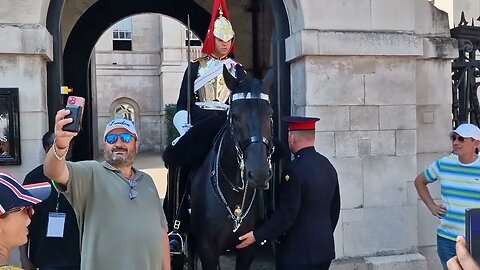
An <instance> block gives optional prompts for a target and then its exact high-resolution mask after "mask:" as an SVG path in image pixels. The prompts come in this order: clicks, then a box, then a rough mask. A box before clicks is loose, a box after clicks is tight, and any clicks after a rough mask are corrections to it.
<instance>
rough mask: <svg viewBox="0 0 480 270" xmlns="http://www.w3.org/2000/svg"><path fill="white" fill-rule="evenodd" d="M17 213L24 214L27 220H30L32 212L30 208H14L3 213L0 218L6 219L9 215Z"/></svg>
mask: <svg viewBox="0 0 480 270" xmlns="http://www.w3.org/2000/svg"><path fill="white" fill-rule="evenodd" d="M17 212H25V213H26V214H27V215H28V217H29V218H32V216H33V213H34V210H33V207H31V206H23V207H14V208H12V209H10V210H8V211H7V212H5V213H3V215H1V216H0V218H3V217H6V216H7V215H9V214H13V213H17Z"/></svg>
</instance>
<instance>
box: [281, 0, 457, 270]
mask: <svg viewBox="0 0 480 270" xmlns="http://www.w3.org/2000/svg"><path fill="white" fill-rule="evenodd" d="M295 2H296V4H295V5H292V4H290V5H287V8H289V14H292V13H295V12H297V13H298V12H299V11H298V10H301V11H302V14H303V17H302V18H303V20H301V19H298V18H297V19H296V20H292V22H293V23H294V24H293V25H292V26H291V27H292V30H293V33H292V35H291V36H290V37H289V38H288V39H287V40H286V42H287V44H286V48H287V61H290V63H291V70H292V75H291V78H292V114H293V115H306V116H317V117H320V118H321V120H320V122H318V124H317V136H316V139H317V143H316V148H317V150H318V151H319V152H321V153H323V154H324V155H326V156H327V157H328V158H329V159H330V160H331V161H332V162H333V163H334V165H335V167H336V168H337V170H338V173H339V181H340V193H341V198H342V201H341V203H342V212H341V217H340V220H339V224H338V226H337V229H336V231H335V238H336V253H337V258H339V260H338V261H337V262H335V263H334V266H333V267H332V269H354V268H355V267H357V268H355V269H387V268H391V267H392V266H393V265H395V267H396V268H395V269H427V262H426V259H425V258H424V256H422V255H421V254H420V253H419V234H420V233H419V231H418V227H419V224H418V216H419V214H418V211H417V194H416V191H415V188H414V186H413V183H412V181H413V179H414V178H415V176H416V175H417V171H418V170H417V164H418V160H417V159H418V151H419V149H420V148H421V149H424V148H423V145H421V146H419V147H417V140H420V139H419V137H420V136H422V138H425V139H427V138H428V140H430V141H431V142H432V143H433V142H435V143H438V145H437V147H436V148H433V149H434V150H433V151H434V152H437V150H436V149H439V150H445V147H446V146H448V143H447V144H445V142H446V141H445V140H441V139H439V138H440V137H441V135H442V134H443V135H444V134H446V132H447V131H448V130H449V129H450V128H449V123H450V119H451V117H450V116H449V112H450V109H449V106H451V103H450V99H451V98H450V96H451V94H450V93H449V92H448V91H447V90H448V89H450V88H451V87H450V74H449V72H448V70H449V63H450V59H451V58H454V57H455V50H456V49H455V46H454V45H455V41H454V40H452V39H450V38H448V36H449V32H448V18H447V16H446V14H445V13H442V12H440V11H438V10H436V9H435V8H434V7H433V5H432V4H431V3H429V2H427V1H426V0H406V1H394V0H368V1H367V0H357V1H347V0H342V1H338V0H322V1H306V0H305V1H295ZM434 15H436V16H434ZM297 16H298V15H297ZM427 82H430V83H431V82H436V84H435V86H436V87H435V88H433V87H432V88H430V90H432V91H433V90H434V92H430V93H431V94H434V95H436V96H439V97H438V98H436V99H435V101H433V102H434V105H433V107H432V108H433V109H432V110H430V111H426V112H427V114H426V115H425V116H426V117H427V118H428V116H429V115H430V116H432V117H431V118H428V119H426V121H431V123H429V124H431V125H434V127H435V128H437V131H436V132H437V133H435V134H433V133H434V132H430V133H429V134H428V135H430V136H429V137H423V136H424V135H427V134H425V133H424V130H423V129H422V127H423V126H422V123H421V121H420V120H421V119H419V117H418V111H419V107H421V105H423V104H426V103H428V102H431V101H430V99H429V98H428V95H426V94H424V93H425V91H427V90H426V89H425V87H426V86H425V84H428V83H427ZM422 112H423V110H422ZM429 113H430V114H429ZM422 117H423V115H422ZM422 117H420V118H422ZM432 118H433V119H432ZM419 121H420V122H419ZM445 138H446V139H448V137H447V136H445ZM422 143H423V142H422ZM432 143H431V144H432ZM427 149H428V150H426V151H431V150H430V149H431V148H427ZM429 229H430V230H431V231H434V228H429ZM347 258H348V259H347ZM352 258H353V259H352ZM432 269H433V268H432Z"/></svg>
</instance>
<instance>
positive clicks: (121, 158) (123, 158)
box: [103, 147, 135, 167]
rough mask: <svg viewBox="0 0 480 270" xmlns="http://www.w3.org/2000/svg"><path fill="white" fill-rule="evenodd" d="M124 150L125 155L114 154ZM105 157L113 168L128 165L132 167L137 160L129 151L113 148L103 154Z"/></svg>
mask: <svg viewBox="0 0 480 270" xmlns="http://www.w3.org/2000/svg"><path fill="white" fill-rule="evenodd" d="M119 149H121V150H124V151H125V152H124V153H125V155H118V154H114V153H113V152H115V151H117V150H119ZM103 157H104V158H105V161H106V162H107V163H108V164H110V165H112V166H116V167H118V166H126V165H132V164H133V159H134V158H135V157H134V155H132V153H130V152H129V151H128V150H127V149H125V148H118V147H116V148H113V149H112V150H111V151H109V152H107V151H106V150H105V151H104V153H103Z"/></svg>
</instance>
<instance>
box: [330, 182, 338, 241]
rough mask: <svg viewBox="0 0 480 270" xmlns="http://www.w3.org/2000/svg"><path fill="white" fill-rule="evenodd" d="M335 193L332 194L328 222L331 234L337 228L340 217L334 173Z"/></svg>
mask: <svg viewBox="0 0 480 270" xmlns="http://www.w3.org/2000/svg"><path fill="white" fill-rule="evenodd" d="M335 183H336V186H335V193H334V194H333V198H332V204H331V206H330V220H331V223H332V232H333V231H335V227H337V223H338V217H339V216H340V187H339V186H338V179H337V174H336V173H335Z"/></svg>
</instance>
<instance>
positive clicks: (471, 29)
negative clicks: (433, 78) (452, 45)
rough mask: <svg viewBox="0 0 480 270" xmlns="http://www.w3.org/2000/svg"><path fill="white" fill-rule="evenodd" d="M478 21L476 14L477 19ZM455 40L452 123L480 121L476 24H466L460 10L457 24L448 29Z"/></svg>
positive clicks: (478, 29) (478, 32)
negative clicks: (456, 43) (459, 18)
mask: <svg viewBox="0 0 480 270" xmlns="http://www.w3.org/2000/svg"><path fill="white" fill-rule="evenodd" d="M477 20H479V21H480V17H479V18H478V19H477ZM450 34H451V36H452V38H455V39H457V41H458V50H459V57H458V58H457V59H455V60H454V61H453V62H452V126H453V127H454V128H456V127H458V126H459V125H460V124H462V123H472V124H475V125H477V126H478V125H479V124H480V104H479V101H478V93H477V92H478V89H479V87H480V82H478V78H480V60H477V53H480V27H479V26H475V23H474V21H473V19H472V25H468V22H467V21H466V20H465V15H464V13H463V12H462V16H461V21H460V23H459V25H458V26H457V27H455V28H453V29H451V30H450Z"/></svg>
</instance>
